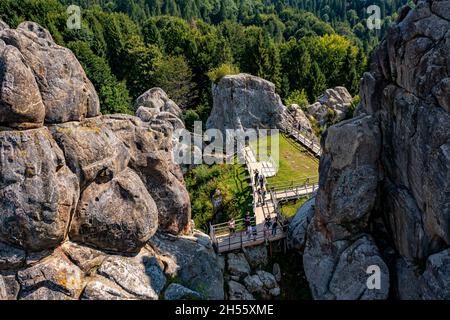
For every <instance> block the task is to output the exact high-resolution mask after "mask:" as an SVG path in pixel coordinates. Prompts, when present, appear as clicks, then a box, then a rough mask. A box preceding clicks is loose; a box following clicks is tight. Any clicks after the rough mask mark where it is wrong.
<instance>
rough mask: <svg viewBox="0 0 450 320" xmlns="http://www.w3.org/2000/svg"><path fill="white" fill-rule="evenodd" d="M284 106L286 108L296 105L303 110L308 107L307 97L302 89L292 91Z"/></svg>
mask: <svg viewBox="0 0 450 320" xmlns="http://www.w3.org/2000/svg"><path fill="white" fill-rule="evenodd" d="M285 104H286V105H287V106H290V105H291V104H298V105H299V106H300V108H302V109H304V108H306V107H307V106H309V101H308V95H307V94H306V91H305V90H304V89H303V90H295V91H292V92H291V94H290V95H289V97H287V98H286V100H285Z"/></svg>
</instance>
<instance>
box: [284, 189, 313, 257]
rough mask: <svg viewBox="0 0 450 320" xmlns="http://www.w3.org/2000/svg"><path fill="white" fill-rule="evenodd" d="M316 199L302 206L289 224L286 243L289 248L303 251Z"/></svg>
mask: <svg viewBox="0 0 450 320" xmlns="http://www.w3.org/2000/svg"><path fill="white" fill-rule="evenodd" d="M315 203H316V197H312V198H311V199H309V200H308V201H307V202H305V203H304V204H303V206H301V207H300V208H299V209H298V210H297V213H296V214H295V216H294V218H293V219H292V220H291V222H290V223H289V229H288V234H287V243H288V246H289V248H291V249H294V250H298V251H303V249H304V248H305V243H306V232H307V230H308V226H309V224H310V222H311V220H312V218H313V216H314V211H315V206H314V205H315Z"/></svg>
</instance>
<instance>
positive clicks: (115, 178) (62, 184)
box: [0, 22, 224, 299]
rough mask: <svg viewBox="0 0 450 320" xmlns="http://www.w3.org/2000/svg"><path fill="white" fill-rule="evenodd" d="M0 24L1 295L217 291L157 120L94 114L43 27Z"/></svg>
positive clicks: (206, 243)
mask: <svg viewBox="0 0 450 320" xmlns="http://www.w3.org/2000/svg"><path fill="white" fill-rule="evenodd" d="M0 30H1V31H0V81H1V82H2V87H1V90H2V91H1V94H0V122H1V125H2V126H3V127H2V128H1V130H0V154H1V157H0V212H1V214H0V299H158V298H159V297H160V296H164V294H165V296H166V297H168V298H174V297H175V298H177V297H178V298H186V297H187V298H189V297H190V298H195V297H201V298H203V299H221V298H223V295H224V292H223V275H222V272H223V270H222V269H221V267H220V261H219V260H218V258H217V256H216V254H215V252H214V251H213V249H212V245H211V241H210V239H209V237H208V236H207V235H204V234H202V233H200V232H198V231H193V230H192V229H193V228H192V223H191V220H190V212H191V211H190V202H189V196H188V193H187V190H186V188H185V186H184V182H183V175H182V173H181V170H180V168H179V166H178V165H176V164H175V163H173V161H172V137H171V135H169V134H167V132H165V131H163V130H157V129H159V127H158V126H157V125H159V124H160V123H159V122H158V120H160V119H147V120H146V121H145V122H144V121H142V120H141V119H140V118H138V117H134V116H129V115H104V116H101V115H100V114H99V106H98V98H97V94H96V92H95V90H94V89H93V87H92V84H91V83H90V81H89V80H88V79H87V78H86V76H85V74H84V71H83V69H82V68H81V66H80V64H79V63H78V61H77V60H76V58H75V57H74V55H73V54H72V53H71V52H70V51H69V50H68V49H65V48H62V47H59V46H58V45H56V44H55V43H54V41H53V39H52V37H51V35H50V33H49V32H48V31H47V30H45V29H44V28H42V27H41V26H39V25H37V24H35V23H32V22H25V23H22V24H21V25H20V26H19V27H18V28H17V29H9V28H8V27H7V26H6V25H5V24H4V23H0ZM166 102H167V101H166ZM161 108H162V107H161ZM170 108H171V110H169V109H170ZM170 108H169V107H167V108H166V109H167V110H166V111H161V112H169V111H170V112H177V109H176V107H175V106H173V105H172V106H171V107H170ZM164 119H165V120H164V121H166V120H167V119H168V118H164ZM170 119H171V118H170ZM44 121H45V122H44ZM167 121H169V122H170V120H167ZM155 124H156V125H155ZM157 231H158V232H157ZM169 279H177V281H176V282H177V283H172V286H171V287H170V290H169V291H168V292H166V293H164V292H165V291H166V288H167V287H168V282H169ZM172 282H173V281H172ZM178 282H179V283H178ZM175 284H176V285H177V286H175ZM209 286H212V287H211V288H210V287H209ZM180 287H181V288H184V289H180ZM167 289H169V288H167Z"/></svg>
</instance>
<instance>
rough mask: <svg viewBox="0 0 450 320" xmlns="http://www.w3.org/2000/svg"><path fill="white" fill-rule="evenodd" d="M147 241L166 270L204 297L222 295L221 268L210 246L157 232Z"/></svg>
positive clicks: (221, 296) (219, 296)
mask: <svg viewBox="0 0 450 320" xmlns="http://www.w3.org/2000/svg"><path fill="white" fill-rule="evenodd" d="M149 243H150V244H151V246H152V247H153V248H154V250H155V251H156V252H157V256H158V258H159V259H161V260H162V261H163V262H164V265H165V266H166V267H165V270H164V271H165V273H166V274H168V275H170V276H171V277H176V278H178V279H179V280H180V281H181V282H180V284H182V285H183V286H185V287H187V288H189V289H191V290H193V291H196V292H198V293H200V294H201V295H202V296H203V297H204V298H206V299H212V300H223V299H224V291H223V286H224V283H223V272H224V270H223V269H222V268H221V264H220V261H219V258H218V256H217V255H216V254H215V252H214V250H213V249H211V248H208V247H205V246H203V245H202V244H200V243H198V242H197V241H194V240H192V239H189V238H186V237H183V236H178V237H175V236H171V235H164V234H160V233H157V234H156V235H155V236H154V237H153V238H152V239H151V240H150V242H149Z"/></svg>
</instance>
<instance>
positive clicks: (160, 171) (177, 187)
mask: <svg viewBox="0 0 450 320" xmlns="http://www.w3.org/2000/svg"><path fill="white" fill-rule="evenodd" d="M101 122H102V123H105V124H106V125H107V126H108V127H109V128H110V129H111V130H112V131H113V132H114V133H115V134H116V136H117V137H118V138H119V139H120V140H121V141H122V142H123V143H124V144H125V145H126V146H127V148H128V153H129V154H130V157H131V159H130V163H129V166H130V167H131V168H132V169H134V171H136V172H137V173H138V175H139V177H140V178H141V180H142V181H143V182H144V184H145V186H146V188H147V190H148V191H149V193H150V195H151V196H152V198H153V199H154V201H155V202H156V205H157V207H158V216H159V224H160V228H161V230H164V231H167V232H170V233H173V234H179V233H182V232H184V231H185V230H186V228H187V227H188V224H189V221H190V219H191V205H190V198H189V193H188V191H187V189H186V187H185V185H184V179H183V175H182V172H181V170H180V168H179V166H177V165H175V164H174V163H173V162H172V142H171V138H170V136H165V135H164V134H163V133H160V132H158V131H155V130H153V129H151V128H150V127H149V125H148V124H145V123H143V122H142V121H141V120H140V119H139V118H137V117H132V116H122V115H118V116H117V115H114V116H105V117H102V118H101Z"/></svg>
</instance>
